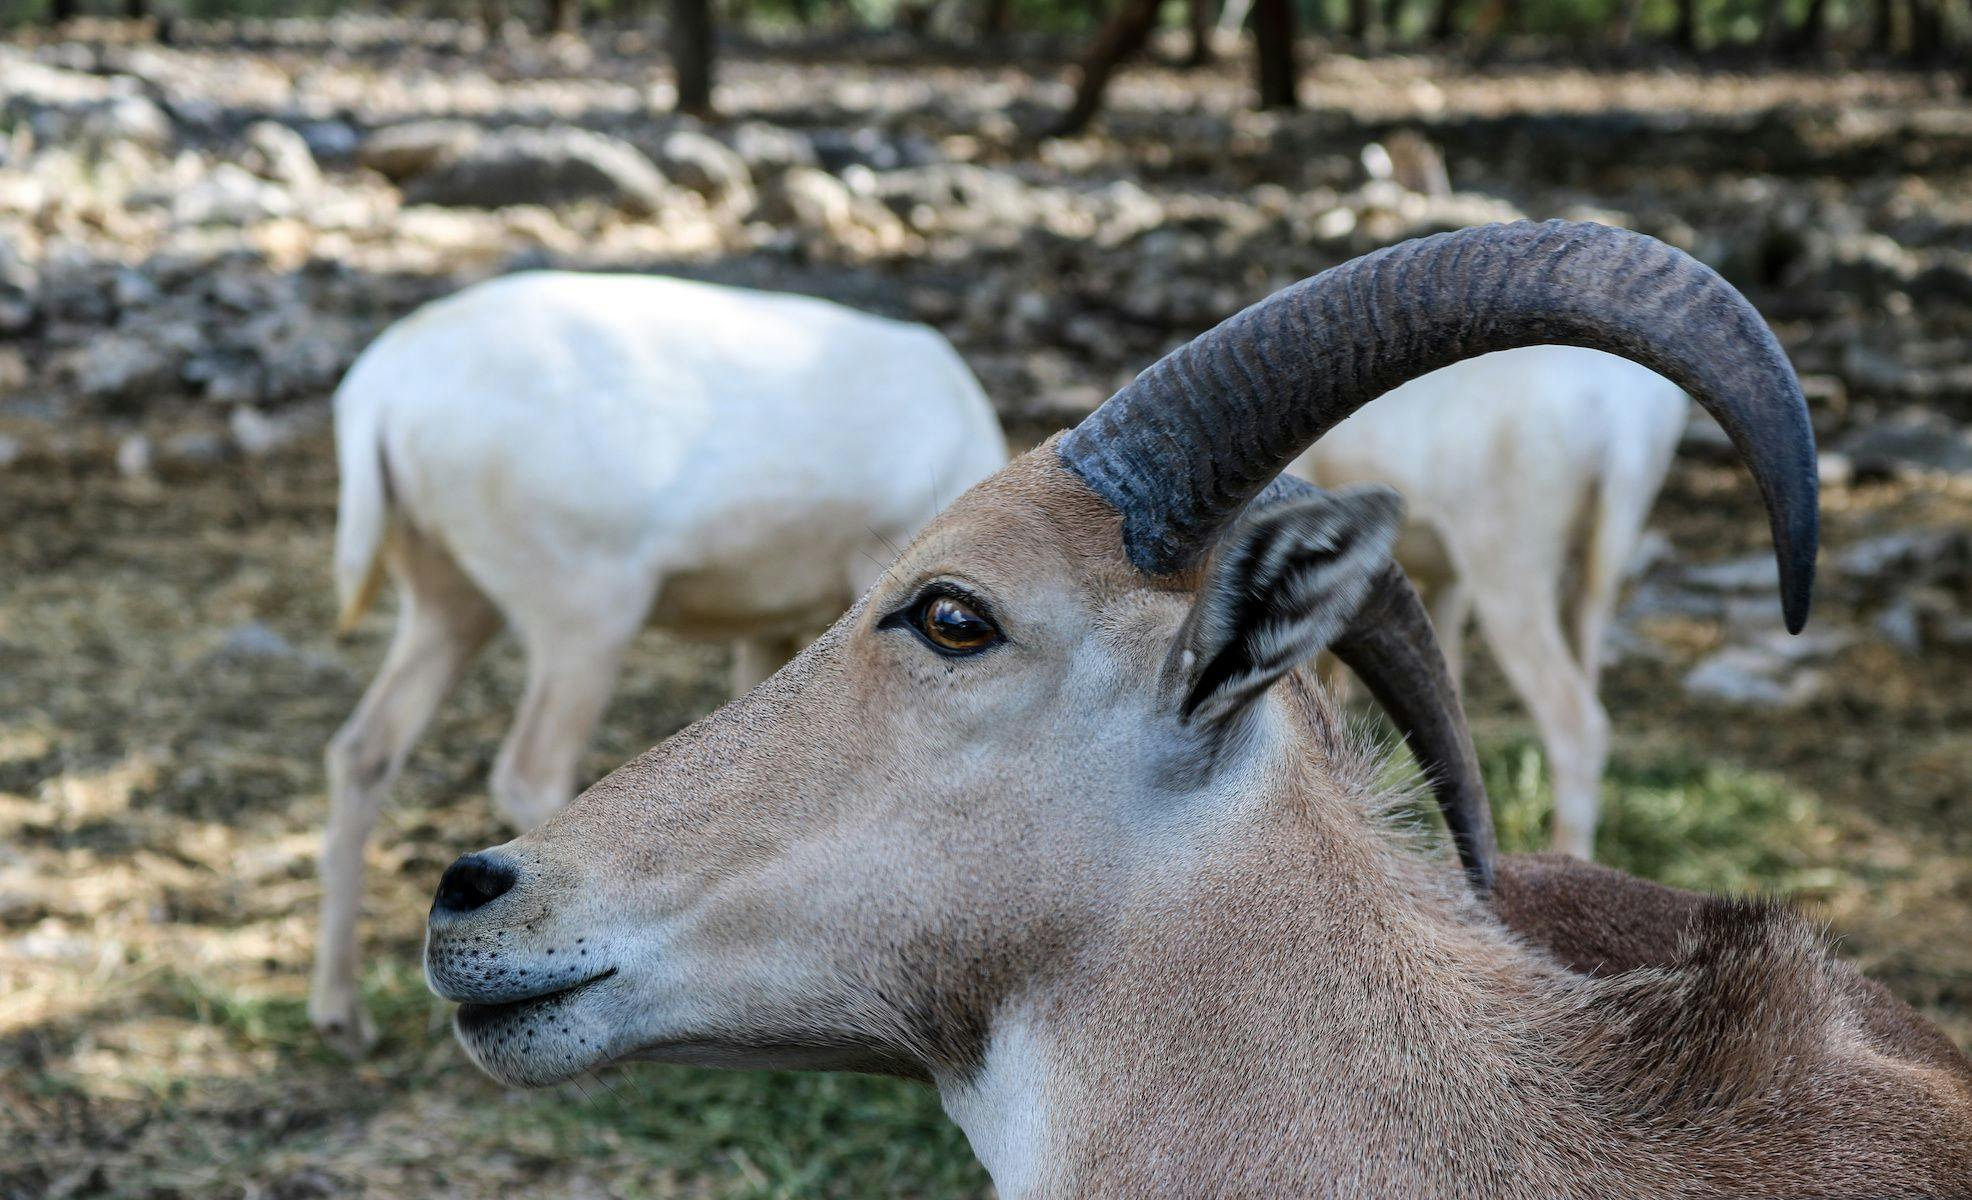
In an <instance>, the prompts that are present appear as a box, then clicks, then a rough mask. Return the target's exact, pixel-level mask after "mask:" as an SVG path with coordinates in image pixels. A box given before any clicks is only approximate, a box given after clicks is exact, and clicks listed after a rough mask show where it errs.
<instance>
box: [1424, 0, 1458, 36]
mask: <svg viewBox="0 0 1972 1200" xmlns="http://www.w3.org/2000/svg"><path fill="white" fill-rule="evenodd" d="M1458 9H1459V0H1438V10H1437V12H1435V13H1434V14H1432V17H1431V40H1432V41H1434V42H1449V41H1451V40H1452V37H1453V35H1454V34H1456V33H1457V32H1458Z"/></svg>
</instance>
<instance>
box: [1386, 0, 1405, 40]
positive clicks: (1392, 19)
mask: <svg viewBox="0 0 1972 1200" xmlns="http://www.w3.org/2000/svg"><path fill="white" fill-rule="evenodd" d="M1382 16H1383V36H1384V37H1385V38H1387V39H1389V40H1390V41H1391V42H1393V43H1394V42H1396V41H1397V40H1398V38H1399V37H1401V36H1402V34H1403V28H1404V0H1383V14H1382Z"/></svg>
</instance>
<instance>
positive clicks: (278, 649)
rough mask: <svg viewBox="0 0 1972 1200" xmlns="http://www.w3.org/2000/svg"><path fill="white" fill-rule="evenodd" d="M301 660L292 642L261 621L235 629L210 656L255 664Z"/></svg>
mask: <svg viewBox="0 0 1972 1200" xmlns="http://www.w3.org/2000/svg"><path fill="white" fill-rule="evenodd" d="M298 657H300V654H299V653H298V652H297V651H296V650H295V648H294V646H293V645H292V644H291V643H290V642H289V641H288V639H286V638H284V637H282V636H281V635H280V634H278V633H276V632H274V631H273V630H272V629H269V628H268V627H267V626H265V625H263V624H261V623H260V622H259V621H248V622H247V623H246V624H244V625H235V626H234V627H233V628H231V629H229V630H227V631H226V632H225V633H224V634H222V635H221V636H220V638H219V642H218V644H217V645H215V646H214V647H213V648H212V650H211V652H210V653H208V654H207V655H206V660H207V661H208V662H254V661H267V660H281V659H293V658H298Z"/></svg>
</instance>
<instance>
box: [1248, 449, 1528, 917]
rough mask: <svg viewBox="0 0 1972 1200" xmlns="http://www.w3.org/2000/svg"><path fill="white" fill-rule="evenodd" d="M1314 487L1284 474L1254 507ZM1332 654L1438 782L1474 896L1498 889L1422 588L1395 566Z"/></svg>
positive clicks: (1480, 785) (1473, 766) (1485, 807)
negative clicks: (1420, 592)
mask: <svg viewBox="0 0 1972 1200" xmlns="http://www.w3.org/2000/svg"><path fill="white" fill-rule="evenodd" d="M1314 490H1315V488H1314V486H1313V485H1312V484H1309V483H1306V482H1303V481H1302V480H1299V479H1296V478H1294V477H1293V476H1292V475H1282V476H1281V477H1280V478H1278V479H1276V480H1274V481H1273V483H1271V484H1269V485H1268V486H1267V488H1266V489H1265V490H1264V491H1262V492H1261V493H1260V495H1258V496H1256V497H1255V498H1254V500H1253V506H1254V507H1255V508H1259V507H1264V506H1265V505H1268V504H1275V503H1281V502H1284V501H1288V500H1292V499H1294V498H1296V497H1297V496H1304V495H1307V494H1308V493H1309V492H1312V491H1314ZM1328 649H1329V652H1330V653H1332V654H1334V655H1335V657H1336V658H1338V659H1340V660H1341V661H1342V665H1344V666H1346V667H1348V668H1349V669H1350V670H1351V671H1354V672H1355V673H1356V678H1358V679H1360V680H1362V681H1363V686H1364V687H1367V688H1368V689H1369V692H1370V695H1372V696H1374V697H1376V702H1377V703H1378V704H1380V705H1382V706H1383V711H1384V712H1386V713H1388V714H1389V716H1390V723H1391V724H1393V725H1395V726H1396V727H1397V732H1398V733H1400V734H1402V735H1403V738H1404V741H1405V743H1406V744H1408V745H1409V746H1410V748H1411V754H1412V755H1413V756H1414V757H1416V759H1417V765H1418V766H1419V768H1421V769H1422V770H1423V772H1424V777H1425V778H1426V779H1427V780H1429V781H1430V783H1431V794H1432V796H1433V798H1435V799H1436V800H1437V802H1438V811H1439V813H1440V814H1442V815H1443V816H1444V818H1445V827H1446V828H1447V829H1449V830H1450V831H1451V834H1452V843H1453V844H1454V845H1455V846H1457V848H1458V858H1459V862H1460V863H1462V864H1463V865H1464V867H1465V875H1466V878H1467V879H1468V880H1470V881H1471V883H1472V890H1473V892H1474V893H1476V894H1477V895H1479V896H1480V897H1481V898H1484V897H1485V896H1487V895H1488V894H1490V893H1491V892H1492V889H1493V859H1494V857H1495V855H1496V854H1497V852H1498V851H1497V847H1496V845H1495V843H1494V840H1493V808H1492V804H1491V802H1490V801H1489V800H1488V799H1487V798H1486V784H1485V780H1484V779H1483V778H1482V777H1481V776H1480V774H1479V757H1478V755H1477V754H1475V753H1474V752H1473V749H1472V734H1471V731H1470V730H1469V729H1468V728H1467V727H1466V723H1465V709H1464V707H1463V706H1461V705H1460V703H1459V696H1458V687H1457V685H1456V684H1454V683H1453V682H1452V677H1451V672H1450V671H1449V670H1448V669H1447V668H1446V666H1445V654H1444V650H1443V648H1442V647H1440V646H1439V644H1438V636H1437V634H1436V632H1435V631H1433V629H1432V628H1431V620H1430V618H1429V617H1427V616H1425V613H1424V605H1423V603H1422V602H1420V601H1419V600H1418V598H1417V591H1416V590H1415V589H1414V588H1412V587H1411V582H1410V580H1409V579H1408V578H1406V577H1405V575H1404V573H1403V571H1402V570H1401V569H1399V568H1398V566H1397V564H1395V563H1391V564H1389V566H1388V567H1386V568H1385V570H1384V572H1383V575H1382V576H1381V577H1380V578H1379V579H1378V580H1377V581H1376V584H1375V585H1374V587H1373V589H1372V590H1371V592H1370V594H1369V597H1368V598H1367V599H1365V600H1364V601H1363V605H1362V607H1361V608H1359V609H1357V610H1356V615H1355V616H1354V617H1352V618H1351V619H1350V621H1349V628H1348V629H1347V630H1346V631H1345V632H1344V633H1343V634H1342V636H1341V637H1339V638H1337V639H1336V640H1335V641H1334V642H1333V643H1331V644H1330V645H1329V648H1328Z"/></svg>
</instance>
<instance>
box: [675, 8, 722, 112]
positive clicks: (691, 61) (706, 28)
mask: <svg viewBox="0 0 1972 1200" xmlns="http://www.w3.org/2000/svg"><path fill="white" fill-rule="evenodd" d="M670 40H671V71H672V74H673V75H675V76H676V77H677V80H678V111H679V112H683V113H691V114H694V115H696V116H710V115H711V113H712V3H711V0H671V29H670Z"/></svg>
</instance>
